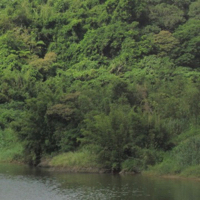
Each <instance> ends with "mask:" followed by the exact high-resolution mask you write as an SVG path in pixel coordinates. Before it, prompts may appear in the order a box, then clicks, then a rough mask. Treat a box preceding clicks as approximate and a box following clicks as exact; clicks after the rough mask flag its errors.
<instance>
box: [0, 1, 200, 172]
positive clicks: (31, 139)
mask: <svg viewBox="0 0 200 200" xmlns="http://www.w3.org/2000/svg"><path fill="white" fill-rule="evenodd" d="M199 44H200V1H199V0H196V1H195V0H170V1H169V0H167V1H166V0H165V1H163V0H151V1H149V0H75V1H72V0H29V1H28V0H13V1H5V0H1V2H0V57H1V59H0V111H1V112H0V149H1V151H4V150H5V149H12V148H13V149H14V147H15V145H16V144H18V147H17V148H18V149H21V148H23V150H20V152H15V155H14V158H15V159H17V158H19V157H23V158H24V161H26V162H28V163H30V164H33V165H37V164H38V163H39V162H40V159H41V157H42V156H45V155H55V154H58V153H64V152H70V151H77V150H80V149H81V148H86V149H88V150H89V151H90V152H92V153H93V154H95V155H96V156H97V158H98V162H99V163H101V164H102V163H103V165H104V167H107V168H108V169H110V170H112V171H119V170H121V169H122V168H124V169H125V170H141V169H147V168H148V166H153V165H155V164H157V163H160V162H162V160H163V159H164V158H165V159H164V160H168V156H166V155H169V154H170V155H176V157H177V159H176V162H177V163H178V164H177V166H179V167H183V168H184V167H186V165H187V166H192V165H197V164H199V163H200V158H199V155H198V154H199V152H197V151H199V144H200V142H199V133H198V130H199V128H198V127H199V123H200V117H199V116H200V103H199V102H200V70H199V69H200V47H199ZM194 130H195V131H194ZM189 133H190V134H189ZM191 146H192V148H190V147H191ZM21 151H22V153H21ZM169 152H170V153H169ZM166 157H167V158H166ZM173 157H174V156H173ZM167 162H168V161H164V162H163V165H164V163H167ZM180 170H181V169H179V171H180Z"/></svg>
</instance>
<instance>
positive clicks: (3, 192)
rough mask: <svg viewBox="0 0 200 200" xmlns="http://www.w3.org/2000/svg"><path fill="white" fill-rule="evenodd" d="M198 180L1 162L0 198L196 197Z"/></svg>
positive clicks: (114, 199)
mask: <svg viewBox="0 0 200 200" xmlns="http://www.w3.org/2000/svg"><path fill="white" fill-rule="evenodd" d="M199 199H200V182H199V181H194V180H182V179H174V180H171V179H164V178H158V177H145V176H142V175H137V176H133V175H126V176H119V175H110V174H68V173H61V172H60V173H55V172H48V171H46V170H41V169H34V168H32V169H31V168H29V167H25V166H17V165H5V164H0V200H199Z"/></svg>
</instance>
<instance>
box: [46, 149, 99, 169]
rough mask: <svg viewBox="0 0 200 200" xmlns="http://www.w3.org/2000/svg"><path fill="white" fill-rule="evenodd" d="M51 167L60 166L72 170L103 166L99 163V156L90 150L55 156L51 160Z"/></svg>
mask: <svg viewBox="0 0 200 200" xmlns="http://www.w3.org/2000/svg"><path fill="white" fill-rule="evenodd" d="M49 164H50V166H51V167H59V168H65V169H70V171H81V169H86V168H88V169H90V171H93V170H94V169H100V168H101V166H100V165H99V164H98V163H97V156H96V155H94V154H92V153H91V152H90V151H88V150H81V151H77V152H67V153H63V154H60V155H57V156H55V157H53V159H52V160H51V161H50V163H49Z"/></svg>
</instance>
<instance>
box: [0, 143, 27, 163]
mask: <svg viewBox="0 0 200 200" xmlns="http://www.w3.org/2000/svg"><path fill="white" fill-rule="evenodd" d="M22 150H23V149H22V146H21V145H20V144H19V143H17V144H15V145H14V146H12V147H9V148H8V147H7V148H1V149H0V162H12V161H16V160H20V159H21V158H22Z"/></svg>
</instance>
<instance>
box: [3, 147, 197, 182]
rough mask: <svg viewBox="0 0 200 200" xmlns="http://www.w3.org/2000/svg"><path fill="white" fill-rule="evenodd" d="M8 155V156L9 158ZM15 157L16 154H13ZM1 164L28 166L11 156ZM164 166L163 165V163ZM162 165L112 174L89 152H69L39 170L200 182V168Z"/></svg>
mask: <svg viewBox="0 0 200 200" xmlns="http://www.w3.org/2000/svg"><path fill="white" fill-rule="evenodd" d="M7 155H8V154H6V156H7ZM13 155H14V154H13ZM0 163H11V164H12V163H13V164H17V165H27V163H26V162H24V161H23V160H22V159H18V160H17V159H14V158H12V156H11V154H10V156H9V157H7V158H6V157H2V156H0ZM161 164H162V163H161ZM160 166H161V165H159V164H158V165H156V166H153V167H150V168H149V169H148V170H142V171H136V170H132V171H130V170H127V169H122V170H121V171H119V172H112V171H111V170H110V169H108V168H107V169H106V168H104V166H103V165H100V164H98V163H97V156H94V155H91V153H90V152H88V151H85V150H84V151H79V152H68V153H63V154H58V155H55V156H51V157H49V156H48V157H45V156H44V157H43V158H42V159H41V162H40V163H39V164H38V165H37V166H36V167H37V168H44V169H46V170H48V171H50V172H51V171H56V172H65V173H100V174H102V173H109V174H110V173H114V174H119V175H138V174H141V175H144V176H153V177H161V178H167V179H192V180H195V181H200V166H199V165H197V166H192V167H188V168H185V169H183V170H182V171H180V172H177V171H176V172H174V171H167V172H166V171H164V170H160V168H161V167H160Z"/></svg>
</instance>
